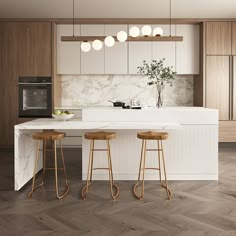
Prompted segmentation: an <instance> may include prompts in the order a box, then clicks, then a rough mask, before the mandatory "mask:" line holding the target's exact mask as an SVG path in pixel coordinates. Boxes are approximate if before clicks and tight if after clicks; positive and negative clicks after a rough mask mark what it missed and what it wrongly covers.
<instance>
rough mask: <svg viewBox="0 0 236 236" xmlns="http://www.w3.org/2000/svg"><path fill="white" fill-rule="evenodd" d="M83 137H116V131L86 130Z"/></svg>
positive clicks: (96, 138) (107, 138)
mask: <svg viewBox="0 0 236 236" xmlns="http://www.w3.org/2000/svg"><path fill="white" fill-rule="evenodd" d="M84 137H85V138H86V139H89V140H111V139H115V138H116V133H114V132H104V131H98V132H87V133H85V134H84Z"/></svg>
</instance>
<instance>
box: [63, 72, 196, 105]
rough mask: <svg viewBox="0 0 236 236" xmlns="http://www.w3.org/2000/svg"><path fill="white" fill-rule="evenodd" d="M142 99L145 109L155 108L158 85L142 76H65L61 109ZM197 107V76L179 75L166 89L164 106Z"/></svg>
mask: <svg viewBox="0 0 236 236" xmlns="http://www.w3.org/2000/svg"><path fill="white" fill-rule="evenodd" d="M130 99H135V100H139V101H140V102H141V103H142V104H143V105H145V106H155V104H156V89H155V86H148V85H147V79H146V78H142V77H141V76H139V75H137V76H136V75H133V76H130V75H86V76H84V75H82V76H80V75H64V76H62V77H61V106H62V107H80V106H111V105H112V104H111V103H110V102H108V100H112V101H116V100H121V101H123V102H127V103H128V102H129V100H130ZM192 105H193V76H192V75H177V76H176V79H175V81H174V83H173V86H172V87H170V86H169V85H166V87H165V89H164V106H192Z"/></svg>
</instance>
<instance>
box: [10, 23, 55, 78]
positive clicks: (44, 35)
mask: <svg viewBox="0 0 236 236" xmlns="http://www.w3.org/2000/svg"><path fill="white" fill-rule="evenodd" d="M14 24H15V34H16V44H17V63H18V65H17V66H18V73H19V75H23V76H51V75H52V24H51V23H50V22H16V23H14Z"/></svg>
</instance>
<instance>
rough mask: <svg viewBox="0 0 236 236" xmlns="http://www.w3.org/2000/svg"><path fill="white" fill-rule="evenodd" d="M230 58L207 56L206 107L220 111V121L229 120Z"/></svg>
mask: <svg viewBox="0 0 236 236" xmlns="http://www.w3.org/2000/svg"><path fill="white" fill-rule="evenodd" d="M229 61H230V60H229V56H207V59H206V68H207V69H206V78H207V79H206V107H207V108H214V109H218V110H219V119H220V120H229V119H230V117H229V114H230V103H229V101H230V92H229V91H230V63H229Z"/></svg>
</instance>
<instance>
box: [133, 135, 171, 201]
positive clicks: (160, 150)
mask: <svg viewBox="0 0 236 236" xmlns="http://www.w3.org/2000/svg"><path fill="white" fill-rule="evenodd" d="M137 138H139V139H142V149H141V158H140V165H139V174H138V181H137V183H136V184H135V185H134V188H133V192H134V195H135V196H136V197H137V199H139V200H141V199H142V198H143V196H144V174H145V170H147V169H151V170H159V178H160V183H161V186H162V187H163V188H165V189H166V193H167V197H168V199H169V200H170V199H171V198H172V192H171V190H170V188H169V186H168V182H167V178H166V167H165V158H164V150H163V145H162V140H166V139H167V138H168V133H166V132H153V131H147V132H138V133H137ZM147 140H156V141H157V149H147V148H146V143H147ZM146 151H157V153H158V164H159V167H158V168H146V166H145V165H146ZM161 158H162V163H163V172H164V176H165V180H164V181H162V179H161ZM141 170H142V171H143V172H142V190H141V194H140V195H139V194H137V192H136V189H137V187H138V185H139V182H140V175H141Z"/></svg>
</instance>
